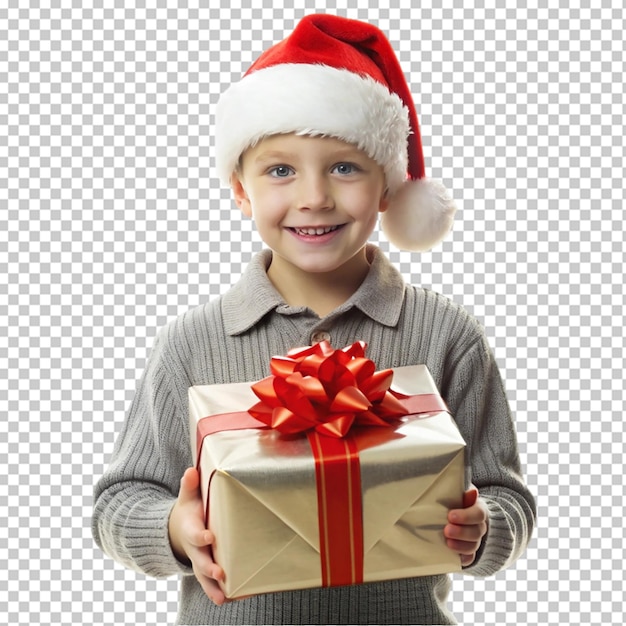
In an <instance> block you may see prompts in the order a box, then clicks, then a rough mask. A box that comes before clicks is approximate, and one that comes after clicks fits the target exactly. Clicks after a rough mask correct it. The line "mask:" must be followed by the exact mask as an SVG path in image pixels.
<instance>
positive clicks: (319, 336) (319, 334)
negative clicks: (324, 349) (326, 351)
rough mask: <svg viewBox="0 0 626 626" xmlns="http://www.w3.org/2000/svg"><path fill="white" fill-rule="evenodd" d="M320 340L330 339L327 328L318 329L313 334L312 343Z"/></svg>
mask: <svg viewBox="0 0 626 626" xmlns="http://www.w3.org/2000/svg"><path fill="white" fill-rule="evenodd" d="M320 341H330V333H327V332H326V331H325V330H316V331H315V332H314V333H312V334H311V344H314V343H320Z"/></svg>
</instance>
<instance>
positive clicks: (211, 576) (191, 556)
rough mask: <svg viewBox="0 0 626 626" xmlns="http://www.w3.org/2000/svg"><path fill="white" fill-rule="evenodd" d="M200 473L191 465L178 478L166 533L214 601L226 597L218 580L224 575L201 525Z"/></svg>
mask: <svg viewBox="0 0 626 626" xmlns="http://www.w3.org/2000/svg"><path fill="white" fill-rule="evenodd" d="M199 486H200V476H199V474H198V471H197V470H196V469H194V468H193V467H190V468H189V469H188V470H187V471H186V472H185V474H184V475H183V477H182V479H181V481H180V492H179V494H178V499H177V500H176V504H174V507H173V508H172V512H171V513H170V519H169V535H170V543H171V545H172V550H173V552H174V554H175V555H176V558H177V559H178V560H179V561H181V563H187V564H191V566H192V568H193V572H194V574H195V575H196V578H197V579H198V582H199V583H200V585H201V586H202V589H204V593H206V595H207V596H208V597H209V598H210V599H211V600H212V601H213V602H215V604H218V605H219V604H223V603H224V602H225V601H226V597H225V596H224V593H223V592H222V590H221V589H220V587H219V585H218V584H217V581H218V580H223V579H224V571H223V570H222V568H221V567H220V566H219V565H217V564H216V563H215V562H214V561H213V559H212V558H211V552H210V550H209V547H208V546H210V545H211V544H212V543H213V540H214V537H213V533H212V532H211V531H210V530H207V529H206V528H205V526H204V512H203V506H202V497H201V496H200V489H199Z"/></svg>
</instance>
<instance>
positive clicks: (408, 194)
mask: <svg viewBox="0 0 626 626" xmlns="http://www.w3.org/2000/svg"><path fill="white" fill-rule="evenodd" d="M455 213H456V205H455V204H454V201H453V200H452V198H451V197H450V195H449V194H448V191H447V190H446V188H445V187H444V186H443V185H442V184H441V183H440V182H438V181H436V180H432V179H425V178H422V179H419V180H408V181H406V182H405V183H403V184H402V186H401V187H400V189H399V190H398V191H396V193H395V194H394V195H393V196H392V197H391V198H390V200H389V207H388V208H387V210H386V211H385V212H384V213H383V214H382V217H381V226H382V229H383V231H384V233H385V235H386V236H387V238H388V239H389V241H390V242H391V243H392V244H393V245H394V246H396V247H397V248H399V249H400V250H411V251H414V252H424V251H426V250H430V249H431V248H432V247H433V246H435V245H436V244H438V243H439V242H440V241H441V240H442V239H443V238H444V237H445V236H446V235H447V234H448V232H449V231H450V229H451V228H452V222H453V220H454V214H455Z"/></svg>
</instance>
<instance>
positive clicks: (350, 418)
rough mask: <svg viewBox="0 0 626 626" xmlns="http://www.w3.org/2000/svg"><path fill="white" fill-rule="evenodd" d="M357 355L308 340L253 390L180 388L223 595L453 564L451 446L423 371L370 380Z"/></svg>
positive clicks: (455, 494) (456, 477)
mask: <svg viewBox="0 0 626 626" xmlns="http://www.w3.org/2000/svg"><path fill="white" fill-rule="evenodd" d="M364 349H365V346H364V344H354V345H353V346H351V347H349V348H346V349H344V350H343V351H334V350H332V348H330V346H328V345H327V344H322V345H321V346H320V344H318V345H317V346H315V347H311V348H307V349H303V350H300V351H295V352H293V353H290V355H288V356H287V357H277V358H276V359H272V372H273V375H272V376H270V377H268V378H267V379H264V380H262V381H259V382H257V383H254V384H253V383H234V384H223V385H200V386H194V387H191V388H190V389H189V409H190V411H189V419H190V432H191V433H192V448H193V456H194V463H196V466H197V467H198V469H199V471H200V475H201V492H202V499H203V503H204V506H205V511H206V523H207V527H208V528H210V529H211V531H212V532H213V533H214V535H215V543H214V545H213V557H214V559H215V561H216V562H217V563H219V564H220V565H221V567H222V568H223V569H224V572H225V581H224V584H223V586H222V587H223V590H224V593H225V594H226V596H227V597H229V598H236V597H240V596H246V595H253V594H259V593H267V592H273V591H287V590H293V589H301V588H308V587H321V586H334V585H343V584H358V583H361V582H373V581H381V580H388V579H394V578H405V577H412V576H423V575H432V574H441V573H445V572H454V571H459V570H460V569H461V563H460V557H459V555H458V554H456V553H454V552H453V551H451V550H450V549H449V548H448V547H447V545H446V542H445V539H444V537H443V527H444V526H445V524H446V522H447V512H448V510H449V509H451V508H458V507H461V506H462V498H463V491H464V489H465V487H466V471H465V464H464V448H465V443H464V441H463V438H462V437H461V435H460V433H459V431H458V429H457V427H456V424H455V422H454V420H453V419H452V417H451V415H450V414H449V413H448V411H447V409H446V407H445V405H444V404H443V401H442V400H441V398H440V396H439V394H438V391H437V389H436V387H435V384H434V382H433V380H432V378H431V376H430V374H429V372H428V369H427V368H426V366H424V365H415V366H408V367H400V368H395V369H393V370H386V371H383V372H374V368H373V364H372V362H371V361H368V360H367V359H365V358H364ZM329 355H330V357H329ZM337 355H339V356H340V357H341V358H340V359H339V360H340V361H341V362H340V363H337V362H331V361H332V359H333V358H335V357H336V356H337ZM346 355H347V356H346ZM355 355H356V356H355ZM342 359H343V360H342ZM336 360H337V359H336V358H335V361H336ZM307 363H308V364H307ZM329 363H330V364H329ZM303 364H304V365H303ZM307 368H308V369H307ZM312 372H313V373H312ZM320 379H321V380H322V382H321V383H320ZM324 379H325V380H326V382H327V383H328V381H331V383H332V385H334V390H333V391H332V392H331V393H330V394H329V393H328V389H326V390H324V384H326V383H324ZM355 381H356V382H355ZM389 382H391V385H390V386H389ZM329 384H330V383H329ZM332 385H331V386H332ZM326 386H327V387H328V385H326ZM324 394H326V396H328V395H330V396H331V397H330V398H328V397H327V398H326V400H325V402H326V404H324V402H323V401H322V400H323V397H322V396H324ZM320 407H322V408H321V409H320ZM194 433H195V437H194V436H193V434H194Z"/></svg>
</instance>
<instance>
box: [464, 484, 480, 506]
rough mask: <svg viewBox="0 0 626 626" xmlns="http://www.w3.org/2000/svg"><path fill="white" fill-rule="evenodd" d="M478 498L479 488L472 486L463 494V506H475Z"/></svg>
mask: <svg viewBox="0 0 626 626" xmlns="http://www.w3.org/2000/svg"><path fill="white" fill-rule="evenodd" d="M476 500H478V489H476V487H473V486H472V487H471V488H470V489H468V490H467V491H466V492H465V493H464V494H463V508H464V509H467V508H469V507H470V506H474V505H475V504H476Z"/></svg>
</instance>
